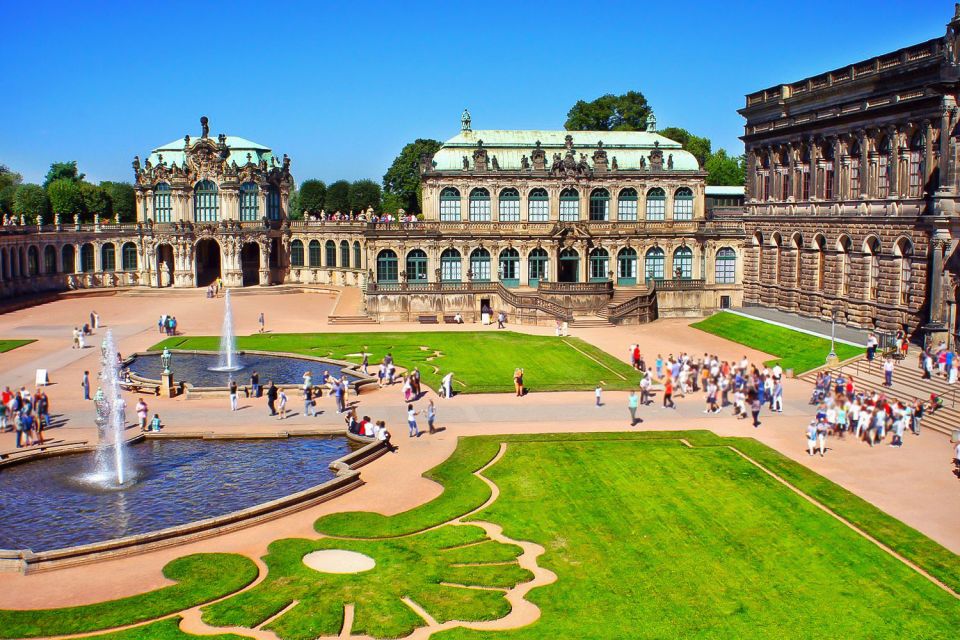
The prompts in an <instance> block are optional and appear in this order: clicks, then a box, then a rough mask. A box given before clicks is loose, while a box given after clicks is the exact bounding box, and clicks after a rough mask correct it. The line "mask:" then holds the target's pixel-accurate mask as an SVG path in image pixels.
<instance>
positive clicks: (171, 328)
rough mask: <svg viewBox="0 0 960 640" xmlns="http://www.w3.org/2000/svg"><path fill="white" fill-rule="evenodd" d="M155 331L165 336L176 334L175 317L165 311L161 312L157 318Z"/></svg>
mask: <svg viewBox="0 0 960 640" xmlns="http://www.w3.org/2000/svg"><path fill="white" fill-rule="evenodd" d="M157 331H158V332H160V333H162V334H164V335H167V336H175V335H177V317H176V316H171V315H169V314H166V313H164V314H162V315H161V316H160V317H159V318H158V319H157Z"/></svg>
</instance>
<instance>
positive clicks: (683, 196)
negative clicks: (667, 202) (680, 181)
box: [673, 187, 693, 220]
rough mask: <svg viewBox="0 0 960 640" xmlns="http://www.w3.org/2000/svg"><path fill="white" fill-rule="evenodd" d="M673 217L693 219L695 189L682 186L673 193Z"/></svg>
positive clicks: (676, 218)
mask: <svg viewBox="0 0 960 640" xmlns="http://www.w3.org/2000/svg"><path fill="white" fill-rule="evenodd" d="M673 219H674V220H693V191H691V190H690V189H688V188H686V187H680V188H679V189H677V190H676V191H675V192H674V194H673Z"/></svg>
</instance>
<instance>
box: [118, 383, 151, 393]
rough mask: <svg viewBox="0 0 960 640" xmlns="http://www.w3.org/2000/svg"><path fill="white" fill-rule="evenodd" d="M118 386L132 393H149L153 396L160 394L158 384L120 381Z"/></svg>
mask: <svg viewBox="0 0 960 640" xmlns="http://www.w3.org/2000/svg"><path fill="white" fill-rule="evenodd" d="M120 388H121V389H124V390H126V391H130V392H133V393H144V392H147V393H150V394H152V395H155V396H159V395H160V385H158V384H147V383H145V382H132V381H131V382H121V383H120Z"/></svg>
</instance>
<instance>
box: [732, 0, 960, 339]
mask: <svg viewBox="0 0 960 640" xmlns="http://www.w3.org/2000/svg"><path fill="white" fill-rule="evenodd" d="M958 33H960V5H958V7H957V9H956V14H955V15H954V16H953V18H952V20H951V21H950V22H949V23H948V24H947V28H946V33H945V35H944V36H942V37H939V38H934V39H932V40H928V41H926V42H922V43H920V44H917V45H914V46H910V47H907V48H904V49H900V50H898V51H893V52H891V53H887V54H884V55H881V56H877V57H875V58H871V59H869V60H864V61H861V62H856V63H853V64H849V65H846V66H844V67H841V68H839V69H834V70H832V71H828V72H826V73H822V74H819V75H816V76H813V77H810V78H805V79H803V80H800V81H798V82H793V83H790V84H781V85H777V86H774V87H770V88H768V89H765V90H763V91H758V92H756V93H752V94H749V95H748V96H747V98H746V106H745V107H744V108H742V109H740V114H741V115H743V117H744V118H745V119H746V125H745V129H744V135H743V138H742V139H743V141H744V143H745V146H746V153H747V184H746V203H745V216H744V220H745V228H746V234H747V237H748V249H747V250H746V254H745V262H746V264H745V269H744V282H743V297H744V303H745V304H748V305H749V304H757V305H765V306H772V307H776V308H778V309H782V310H785V311H792V312H798V313H801V314H806V315H812V316H824V317H830V316H831V315H835V317H836V318H837V321H838V322H842V323H846V324H849V325H853V326H857V327H864V328H876V329H882V330H900V329H903V330H905V331H906V332H907V333H908V334H911V335H913V336H914V337H915V338H918V339H919V338H924V337H927V336H933V337H937V338H942V337H945V336H946V335H947V334H956V331H957V311H956V303H957V301H958V285H960V278H958V274H960V264H958V260H960V258H958V256H957V254H956V248H957V240H958V238H960V215H958V214H960V211H958V202H957V200H958V195H960V176H958V166H957V161H958V152H960V143H958V135H960V134H958V131H957V125H958V105H957V93H958V90H960V84H958V81H960V42H958V39H960V35H958Z"/></svg>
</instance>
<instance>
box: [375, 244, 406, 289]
mask: <svg viewBox="0 0 960 640" xmlns="http://www.w3.org/2000/svg"><path fill="white" fill-rule="evenodd" d="M399 280H400V273H399V270H398V269H397V254H396V253H394V252H393V251H391V250H390V249H384V250H383V251H381V252H380V253H378V254H377V282H388V283H389V282H399Z"/></svg>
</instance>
